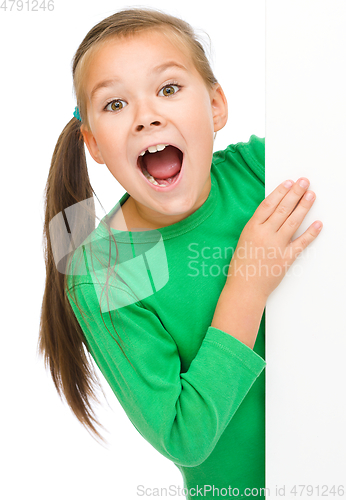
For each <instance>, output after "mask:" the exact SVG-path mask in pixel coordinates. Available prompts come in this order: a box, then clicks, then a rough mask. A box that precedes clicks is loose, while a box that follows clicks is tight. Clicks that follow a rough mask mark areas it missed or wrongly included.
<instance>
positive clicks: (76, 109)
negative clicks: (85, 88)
mask: <svg viewBox="0 0 346 500" xmlns="http://www.w3.org/2000/svg"><path fill="white" fill-rule="evenodd" d="M73 116H74V117H75V118H77V120H79V121H80V122H81V121H82V118H81V117H80V114H79V109H78V106H76V107H75V108H74V112H73Z"/></svg>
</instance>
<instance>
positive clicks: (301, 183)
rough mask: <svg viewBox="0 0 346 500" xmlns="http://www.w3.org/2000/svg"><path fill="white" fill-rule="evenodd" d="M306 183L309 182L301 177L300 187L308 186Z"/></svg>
mask: <svg viewBox="0 0 346 500" xmlns="http://www.w3.org/2000/svg"><path fill="white" fill-rule="evenodd" d="M308 185H309V183H308V181H306V180H305V179H301V180H300V181H299V186H300V187H302V188H306V187H308Z"/></svg>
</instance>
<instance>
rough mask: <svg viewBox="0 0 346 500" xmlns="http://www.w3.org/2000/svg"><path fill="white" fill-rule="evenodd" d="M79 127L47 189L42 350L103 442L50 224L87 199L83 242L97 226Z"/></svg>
mask: <svg viewBox="0 0 346 500" xmlns="http://www.w3.org/2000/svg"><path fill="white" fill-rule="evenodd" d="M80 125H81V122H80V121H79V120H77V119H76V118H72V119H71V120H70V121H69V123H68V124H67V125H66V127H65V128H64V130H63V131H62V133H61V134H60V137H59V139H58V142H57V144H56V146H55V150H54V153H53V156H52V161H51V166H50V170H49V174H48V180H47V184H46V188H45V200H44V205H45V220H44V231H43V239H44V245H45V248H44V257H45V266H46V282H45V290H44V295H43V301H42V309H41V320H40V331H39V343H38V353H39V354H40V355H41V356H43V357H44V364H45V367H46V368H47V367H49V370H50V373H51V376H52V378H53V382H54V385H55V387H56V390H57V392H58V394H59V396H60V398H61V397H62V393H63V394H64V396H65V398H66V401H67V403H68V405H69V407H70V408H71V410H72V411H73V413H74V414H75V415H76V417H77V418H78V420H79V421H80V422H81V423H82V424H83V425H84V426H85V427H86V429H87V430H88V431H89V432H90V431H91V434H95V435H96V436H98V437H99V438H100V439H101V441H104V439H103V437H102V436H101V435H100V434H99V432H98V431H97V430H96V428H95V425H94V424H95V423H97V424H98V425H101V424H99V423H98V422H97V420H96V419H95V417H94V412H93V410H92V407H91V405H90V401H89V398H92V399H94V400H95V401H97V398H96V396H95V394H94V390H93V385H97V386H99V387H101V386H100V384H99V382H98V380H97V376H96V374H95V373H94V372H93V370H92V365H91V364H90V363H89V362H88V359H87V356H86V352H87V351H85V349H84V346H85V348H86V349H87V345H86V342H85V338H84V335H83V332H82V329H81V327H80V325H79V323H78V321H77V319H76V317H75V315H74V313H73V310H72V308H71V305H70V303H69V301H68V299H67V296H66V284H67V283H66V276H67V275H66V272H63V273H62V272H59V270H58V266H57V263H56V262H55V261H54V254H53V245H54V242H52V239H53V238H54V239H55V237H57V238H59V235H54V236H53V238H52V232H51V231H50V222H51V221H52V219H53V218H54V217H55V216H56V215H58V214H64V210H65V209H67V208H68V207H71V206H72V205H75V204H76V203H79V202H81V201H83V200H88V202H89V204H88V207H89V210H88V216H87V217H84V218H83V224H82V228H81V229H80V228H79V229H80V231H82V233H83V234H79V239H81V241H83V240H84V239H85V238H86V237H87V236H88V235H89V234H90V233H91V232H92V231H93V230H94V229H95V205H94V200H93V193H94V191H93V189H92V187H91V184H90V179H89V174H88V170H87V164H86V157H85V151H84V141H83V137H82V134H81V131H80ZM94 194H95V193H94ZM90 201H91V203H90ZM80 231H79V232H80ZM71 232H72V231H71ZM52 243H53V245H52ZM66 257H67V256H66ZM66 260H67V259H66ZM59 269H60V270H61V267H60V266H59ZM101 391H102V388H101ZM102 392H103V391H102ZM101 427H102V428H103V426H102V425H101Z"/></svg>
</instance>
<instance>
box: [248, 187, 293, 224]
mask: <svg viewBox="0 0 346 500" xmlns="http://www.w3.org/2000/svg"><path fill="white" fill-rule="evenodd" d="M293 185H294V182H293V181H292V180H287V181H285V182H282V183H281V184H279V185H278V187H277V188H275V189H274V191H272V192H271V193H270V194H268V196H267V197H266V198H264V200H263V201H262V202H261V203H260V204H259V205H258V207H257V209H256V210H255V212H254V214H253V216H252V220H253V221H255V222H257V223H258V224H263V222H265V221H266V220H267V219H268V218H269V217H270V216H271V215H272V213H273V212H274V211H275V209H276V207H277V206H278V204H279V203H280V201H281V200H282V199H283V198H284V197H285V196H286V195H287V193H288V192H289V190H290V189H291V187H292V186H293Z"/></svg>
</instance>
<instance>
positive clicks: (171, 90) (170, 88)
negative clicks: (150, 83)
mask: <svg viewBox="0 0 346 500" xmlns="http://www.w3.org/2000/svg"><path fill="white" fill-rule="evenodd" d="M180 88H181V87H180V85H175V84H173V83H169V84H168V85H165V86H164V87H162V89H161V90H160V91H159V95H164V96H165V97H168V96H170V95H173V94H176V93H177V92H179V90H180ZM161 92H162V94H161Z"/></svg>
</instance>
